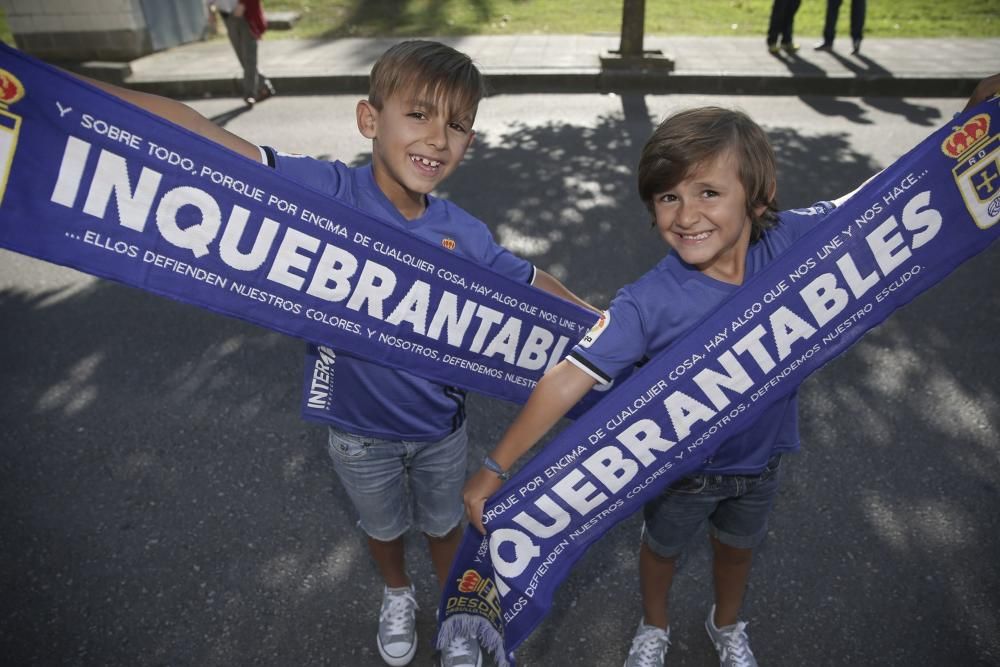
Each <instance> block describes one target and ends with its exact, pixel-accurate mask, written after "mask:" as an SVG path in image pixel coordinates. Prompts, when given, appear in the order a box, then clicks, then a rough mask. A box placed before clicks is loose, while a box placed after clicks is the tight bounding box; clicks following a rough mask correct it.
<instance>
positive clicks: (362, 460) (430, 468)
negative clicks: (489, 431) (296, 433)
mask: <svg viewBox="0 0 1000 667" xmlns="http://www.w3.org/2000/svg"><path fill="white" fill-rule="evenodd" d="M329 431H330V433H329V446H328V449H329V452H330V458H331V459H333V468H334V470H336V472H337V477H339V478H340V482H341V483H342V484H343V485H344V489H346V491H347V495H348V496H350V498H351V502H353V503H354V508H355V509H356V510H357V512H358V514H359V516H360V521H359V524H360V526H361V529H362V530H363V531H364V532H365V533H366V534H368V536H369V537H372V538H374V539H376V540H380V541H383V542H388V541H391V540H394V539H396V538H397V537H400V536H401V535H403V534H404V533H406V532H407V531H408V530H409V529H410V528H411V527H412V526H413V525H414V522H415V524H416V527H417V528H418V529H419V530H421V531H422V532H424V533H426V534H427V535H430V536H431V537H444V536H445V535H447V534H448V533H450V532H451V531H452V529H454V528H455V527H456V526H457V525H458V524H459V523H460V522H461V520H462V517H463V516H464V514H465V506H464V505H463V504H462V487H463V485H464V484H465V475H466V467H467V465H466V464H467V458H468V448H469V438H468V435H467V434H466V430H465V424H463V425H462V426H460V427H459V428H458V429H457V430H456V431H454V432H453V433H451V434H450V435H448V436H446V437H445V438H443V439H441V440H438V441H435V442H413V441H408V440H382V439H379V438H370V437H367V436H362V435H354V434H353V433H347V432H345V431H340V430H338V429H335V428H332V427H331V428H330V429H329Z"/></svg>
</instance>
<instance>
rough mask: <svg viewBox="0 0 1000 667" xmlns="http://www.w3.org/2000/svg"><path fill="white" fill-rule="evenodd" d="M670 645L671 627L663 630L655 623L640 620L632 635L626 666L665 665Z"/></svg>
mask: <svg viewBox="0 0 1000 667" xmlns="http://www.w3.org/2000/svg"><path fill="white" fill-rule="evenodd" d="M669 646H670V628H667V629H666V630H663V629H662V628H658V627H656V626H655V625H646V624H645V623H642V622H640V623H639V628H638V629H637V630H636V631H635V636H634V637H632V648H631V649H629V652H628V658H626V659H625V667H663V660H664V658H666V657H667V648H668V647H669Z"/></svg>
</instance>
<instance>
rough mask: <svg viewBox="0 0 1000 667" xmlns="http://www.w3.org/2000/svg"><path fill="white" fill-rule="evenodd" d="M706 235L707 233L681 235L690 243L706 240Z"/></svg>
mask: <svg viewBox="0 0 1000 667" xmlns="http://www.w3.org/2000/svg"><path fill="white" fill-rule="evenodd" d="M708 234H709V233H708V232H701V233H700V234H682V236H683V237H684V238H686V239H690V240H692V241H700V240H702V239H707V238H708Z"/></svg>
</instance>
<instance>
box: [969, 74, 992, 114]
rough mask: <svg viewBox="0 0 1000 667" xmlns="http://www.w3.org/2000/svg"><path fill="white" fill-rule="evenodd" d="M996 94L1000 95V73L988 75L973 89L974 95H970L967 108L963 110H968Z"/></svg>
mask: <svg viewBox="0 0 1000 667" xmlns="http://www.w3.org/2000/svg"><path fill="white" fill-rule="evenodd" d="M994 95H1000V73H998V74H994V75H993V76H989V77H986V78H985V79H983V80H982V81H980V82H979V83H978V84H977V85H976V88H975V90H973V91H972V95H971V96H969V101H968V102H966V104H965V109H963V111H968V110H969V109H971V108H972V107H974V106H976V105H977V104H979V103H980V102H983V101H985V100H988V99H989V98H991V97H993V96H994Z"/></svg>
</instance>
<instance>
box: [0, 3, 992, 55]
mask: <svg viewBox="0 0 1000 667" xmlns="http://www.w3.org/2000/svg"><path fill="white" fill-rule="evenodd" d="M265 6H266V7H267V9H268V10H269V11H278V10H289V9H292V10H296V11H299V12H301V13H302V20H301V21H299V23H298V24H297V25H296V26H295V28H294V29H293V30H291V31H277V30H274V31H271V32H269V33H268V34H267V36H268V38H270V39H282V38H288V37H339V36H360V37H370V36H387V37H404V36H413V35H422V36H432V35H468V34H485V35H490V34H504V33H613V34H618V32H619V30H620V26H621V2H612V1H610V0H574V1H573V2H572V3H567V2H566V0H265ZM825 11H826V3H825V2H823V1H822V0H804V2H803V3H802V6H801V7H800V8H799V12H798V14H797V15H796V17H795V34H796V35H798V36H799V37H800V38H801V40H802V41H803V42H804V43H806V42H810V41H812V40H814V39H818V38H819V35H820V32H821V30H822V28H823V17H824V14H825ZM770 12H771V0H696V1H695V2H685V1H682V0H647V2H646V34H648V35H740V36H758V37H761V38H763V36H764V34H765V33H766V32H767V21H768V17H769V16H770ZM849 16H850V2H849V1H848V2H844V5H843V6H842V7H841V10H840V21H839V23H838V26H837V34H838V35H846V34H847V33H848V21H849ZM865 35H866V36H867V37H1000V0H980V1H979V2H977V3H972V2H964V1H959V0H874V1H872V2H869V3H868V15H867V20H866V23H865ZM0 40H2V41H4V42H6V43H8V44H13V43H14V40H13V38H12V37H11V34H10V29H9V27H8V25H7V20H6V16H5V14H4V11H3V10H2V9H0Z"/></svg>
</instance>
